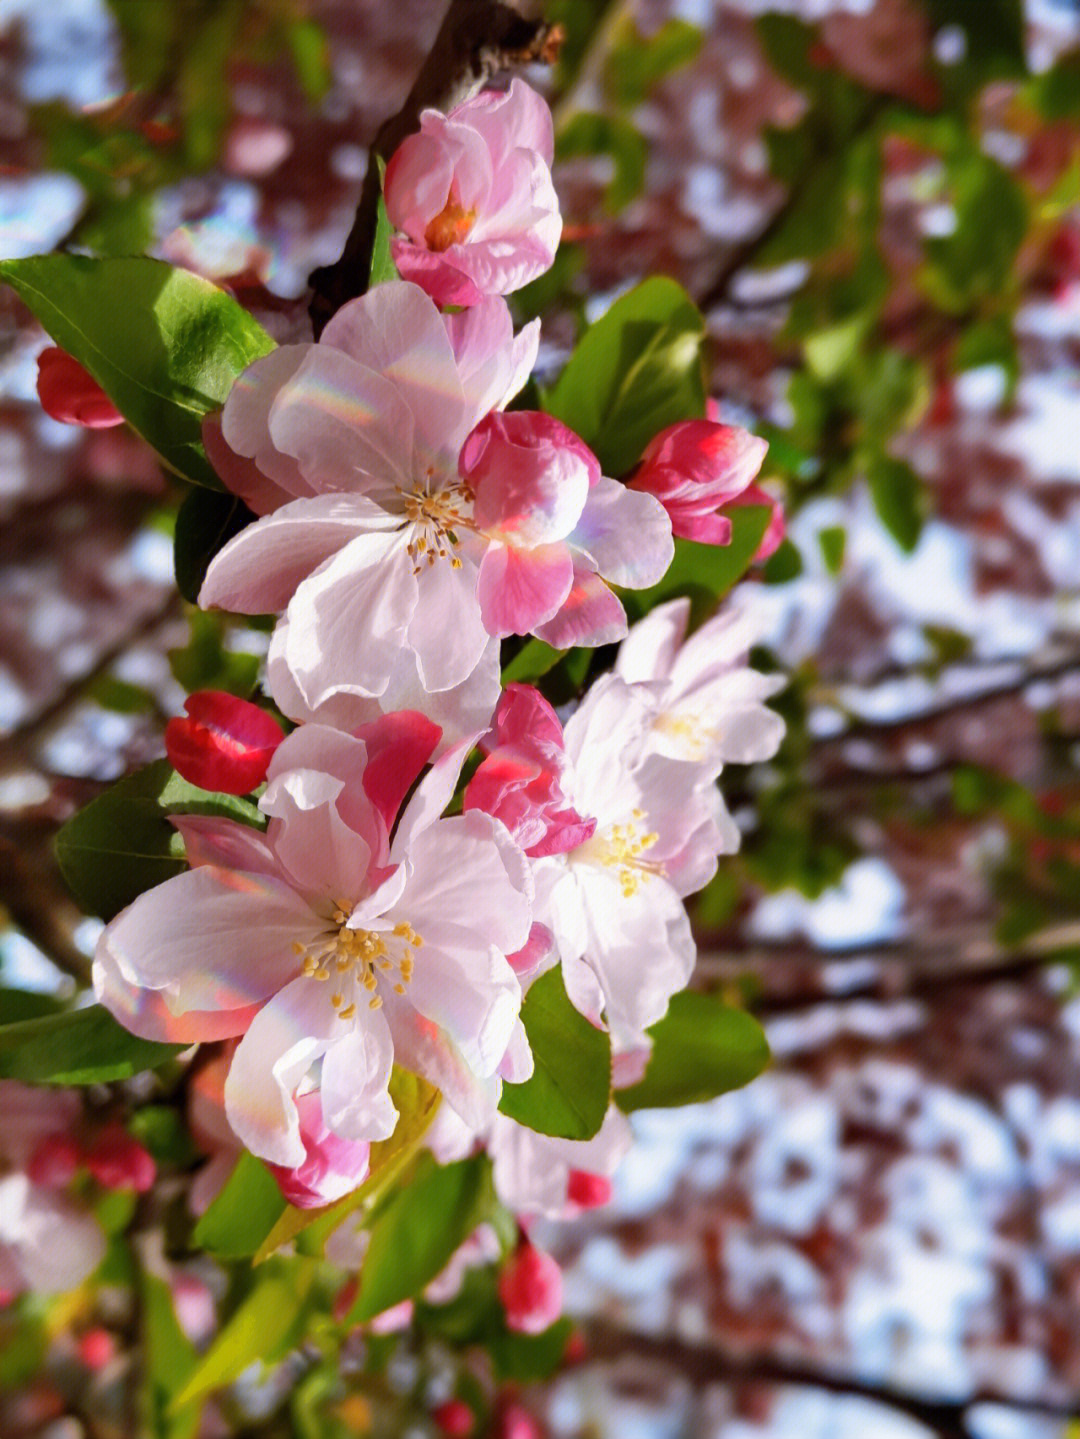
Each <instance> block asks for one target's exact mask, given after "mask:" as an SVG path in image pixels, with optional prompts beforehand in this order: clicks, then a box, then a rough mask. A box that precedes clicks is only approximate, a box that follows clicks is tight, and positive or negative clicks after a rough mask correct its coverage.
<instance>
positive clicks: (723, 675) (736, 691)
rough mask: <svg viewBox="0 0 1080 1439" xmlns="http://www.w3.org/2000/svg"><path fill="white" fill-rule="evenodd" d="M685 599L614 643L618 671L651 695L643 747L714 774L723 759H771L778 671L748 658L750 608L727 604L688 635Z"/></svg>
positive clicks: (757, 628)
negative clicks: (762, 669) (766, 670)
mask: <svg viewBox="0 0 1080 1439" xmlns="http://www.w3.org/2000/svg"><path fill="white" fill-rule="evenodd" d="M689 622H690V601H689V600H688V599H677V600H670V601H668V603H667V604H663V605H657V607H656V608H655V609H654V610H651V611H650V612H649V614H647V615H646V616H645V618H644V619H643V620H640V621H639V622H638V623H637V624H636V625H634V627H633V629H631V631H630V633H629V634H628V635H627V637H626V639H625V640H623V642H622V644H621V645H620V646H619V653H618V656H617V658H616V660H615V673H616V674H617V675H619V676H620V677H621V678H622V679H624V680H626V681H627V682H628V683H630V684H633V685H635V686H637V685H641V686H645V687H646V688H647V689H648V691H649V693H650V694H651V695H652V699H653V715H652V720H651V723H650V726H649V731H648V737H647V739H646V744H645V751H646V753H655V754H659V755H663V756H664V757H666V758H667V759H671V760H682V761H685V762H686V763H688V764H693V765H696V766H698V767H699V769H700V771H701V773H702V775H703V777H704V778H706V779H713V778H715V776H716V775H718V774H719V773H720V770H721V769H722V768H723V766H724V765H725V764H729V763H730V764H753V763H756V762H758V761H760V760H766V759H771V758H772V756H773V755H774V754H775V753H776V751H777V749H778V748H779V746H780V741H781V740H782V739H783V736H784V721H783V720H782V719H781V718H780V716H779V715H778V714H777V713H776V711H775V710H771V709H769V707H768V706H767V705H766V704H765V703H764V701H765V700H766V699H768V698H769V697H770V696H771V695H774V694H776V692H777V691H778V690H781V689H783V687H784V685H785V683H786V681H785V680H784V679H783V678H782V677H781V676H779V675H764V674H760V673H759V672H758V671H757V670H754V669H751V668H750V667H749V665H747V663H746V655H747V651H748V650H749V648H750V646H751V645H752V644H754V643H755V642H756V641H757V640H758V639H759V638H760V637H761V625H760V622H759V620H758V619H757V618H756V616H755V615H754V613H753V611H752V610H751V609H750V608H749V607H747V606H735V605H732V606H729V607H727V608H726V609H723V610H721V611H719V613H717V614H715V615H714V616H713V617H712V619H710V620H707V621H706V623H705V624H703V625H702V626H701V628H700V629H698V630H696V631H695V632H694V633H693V634H692V635H691V636H690V637H689V639H687V637H686V631H687V627H688V625H689Z"/></svg>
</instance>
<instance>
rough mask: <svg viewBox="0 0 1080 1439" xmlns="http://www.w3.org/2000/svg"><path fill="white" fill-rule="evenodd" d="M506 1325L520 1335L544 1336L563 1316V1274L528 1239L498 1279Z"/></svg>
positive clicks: (523, 1241)
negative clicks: (544, 1332) (542, 1334)
mask: <svg viewBox="0 0 1080 1439" xmlns="http://www.w3.org/2000/svg"><path fill="white" fill-rule="evenodd" d="M499 1299H500V1300H501V1301H502V1306H503V1309H504V1310H505V1311H506V1323H507V1327H508V1328H510V1329H515V1330H517V1332H518V1333H519V1334H541V1333H543V1331H544V1330H545V1329H549V1328H550V1327H551V1325H552V1324H554V1323H555V1321H556V1319H558V1317H559V1315H560V1314H561V1313H562V1270H561V1269H560V1268H559V1266H558V1265H557V1264H556V1263H555V1261H554V1259H552V1257H551V1255H550V1254H545V1253H544V1251H543V1250H542V1249H537V1248H536V1246H535V1245H533V1244H530V1243H529V1241H528V1240H527V1239H525V1240H522V1242H521V1244H520V1245H519V1246H518V1249H517V1253H516V1254H514V1255H513V1256H512V1257H511V1259H510V1260H509V1261H508V1262H507V1264H506V1266H505V1267H504V1269H503V1271H502V1273H501V1274H500V1275H499Z"/></svg>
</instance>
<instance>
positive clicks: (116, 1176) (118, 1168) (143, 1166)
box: [86, 1125, 157, 1194]
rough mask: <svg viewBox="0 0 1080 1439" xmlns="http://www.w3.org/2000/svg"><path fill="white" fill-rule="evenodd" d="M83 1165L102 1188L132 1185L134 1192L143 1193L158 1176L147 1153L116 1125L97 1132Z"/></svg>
mask: <svg viewBox="0 0 1080 1439" xmlns="http://www.w3.org/2000/svg"><path fill="white" fill-rule="evenodd" d="M86 1167H87V1169H89V1171H90V1173H91V1174H92V1175H93V1176H94V1178H95V1179H96V1180H97V1182H98V1183H99V1184H100V1185H101V1186H102V1188H103V1189H134V1191H135V1192H136V1194H145V1193H146V1191H147V1190H148V1189H152V1188H153V1185H154V1180H155V1179H156V1178H157V1165H156V1164H155V1163H154V1161H153V1158H152V1156H151V1155H150V1153H149V1152H148V1151H147V1150H145V1149H144V1148H143V1147H142V1145H141V1144H140V1143H139V1141H138V1140H137V1139H132V1137H131V1135H130V1134H128V1133H127V1131H126V1130H123V1129H121V1128H120V1126H119V1125H112V1126H110V1127H109V1128H108V1129H105V1130H103V1131H102V1132H101V1134H99V1135H98V1137H97V1139H96V1140H95V1141H94V1143H93V1145H92V1147H91V1148H90V1150H89V1151H88V1153H87V1155H86Z"/></svg>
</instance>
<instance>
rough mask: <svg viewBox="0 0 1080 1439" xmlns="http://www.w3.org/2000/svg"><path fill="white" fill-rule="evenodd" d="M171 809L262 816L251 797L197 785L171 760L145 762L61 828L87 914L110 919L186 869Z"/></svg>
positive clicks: (64, 858)
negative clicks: (238, 796) (250, 799)
mask: <svg viewBox="0 0 1080 1439" xmlns="http://www.w3.org/2000/svg"><path fill="white" fill-rule="evenodd" d="M169 814H218V815H226V816H228V817H230V818H232V819H237V820H240V821H241V823H245V824H257V825H261V823H262V816H261V815H260V814H259V811H258V810H257V809H256V808H255V806H254V805H253V804H251V802H250V801H248V800H244V799H238V798H234V797H233V796H232V795H223V794H212V793H210V792H209V791H207V790H201V789H197V788H196V786H195V785H192V784H188V783H187V781H186V780H182V779H181V778H180V776H179V775H178V774H177V773H176V771H175V770H174V769H173V767H172V766H171V765H170V764H169V762H168V761H167V760H157V761H156V762H155V763H154V764H151V765H147V766H146V768H145V769H141V770H139V771H138V772H137V773H136V774H133V775H129V776H128V778H127V779H123V780H121V781H120V782H119V784H115V785H113V787H112V789H110V790H106V792H105V793H104V794H103V795H99V796H98V798H97V799H95V800H91V802H90V803H89V804H88V805H87V806H86V807H85V809H81V810H80V811H79V812H78V814H77V815H75V816H74V817H73V818H72V819H69V820H68V822H67V824H65V825H64V827H63V829H61V830H60V832H59V834H58V835H57V836H56V858H57V860H58V861H59V864H60V870H61V873H62V874H63V876H64V878H65V879H66V880H67V882H68V885H69V887H70V889H71V891H72V893H73V894H74V896H75V898H76V899H77V900H78V901H79V903H80V904H81V905H82V907H83V909H85V910H86V911H87V913H88V914H98V915H100V916H101V917H102V919H112V917H113V915H115V914H119V912H120V910H122V909H124V908H125V906H127V905H129V904H130V903H131V902H132V900H133V899H135V898H136V897H137V896H138V895H140V894H142V893H143V891H144V890H147V889H152V888H153V886H154V885H156V884H161V883H163V882H164V881H165V880H167V879H171V878H172V877H173V875H176V874H180V873H181V872H182V871H183V870H184V868H185V867H186V866H185V860H184V846H183V843H182V841H181V839H180V836H179V834H178V833H177V832H176V830H175V829H174V828H173V827H172V825H171V824H170V823H169V821H168V815H169Z"/></svg>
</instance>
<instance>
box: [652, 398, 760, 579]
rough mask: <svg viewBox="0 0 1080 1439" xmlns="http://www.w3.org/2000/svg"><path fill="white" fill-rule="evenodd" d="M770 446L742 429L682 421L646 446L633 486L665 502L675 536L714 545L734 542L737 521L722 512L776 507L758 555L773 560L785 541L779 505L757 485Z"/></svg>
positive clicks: (706, 422) (697, 421)
mask: <svg viewBox="0 0 1080 1439" xmlns="http://www.w3.org/2000/svg"><path fill="white" fill-rule="evenodd" d="M768 448H769V447H768V444H767V443H766V441H765V440H762V439H759V438H758V437H757V436H756V435H752V434H750V432H749V431H748V430H744V429H741V428H740V427H739V426H737V425H721V424H717V423H716V422H715V421H713V420H681V421H679V423H678V424H675V425H669V426H668V428H667V429H666V430H661V431H660V433H659V434H658V435H657V436H655V438H654V439H652V440H651V441H650V442H649V444H648V445H646V447H645V452H644V454H643V455H642V457H641V464H640V465H639V467H638V469H637V470H636V471H635V473H634V475H633V478H632V479H631V480H630V482H629V488H630V489H632V490H639V491H642V492H644V493H645V494H650V495H654V496H655V497H656V499H658V500H659V501H660V503H661V504H662V505H663V507H664V509H665V510H666V511H667V513H668V517H669V518H670V520H671V529H672V532H673V533H674V534H676V535H678V536H680V537H681V538H683V539H687V540H697V541H699V542H700V543H702V544H708V545H726V544H730V543H731V520H730V519H729V518H728V516H727V515H725V514H722V513H720V511H721V510H722V509H723V507H724V506H732V505H768V506H770V507H771V509H772V518H771V519H770V521H769V527H768V529H767V530H766V532H765V536H764V538H763V539H762V541H761V545H760V546H759V548H758V552H757V556H756V557H757V558H758V559H762V560H763V559H767V558H768V556H769V555H771V554H772V553H773V551H774V550H775V549H776V548H777V546H778V545H779V544H780V541H781V540H782V539H783V538H784V516H783V511H782V509H781V508H780V505H779V503H778V502H777V501H775V500H774V499H773V498H772V497H771V496H770V495H767V494H766V493H765V491H764V490H762V489H760V488H759V487H758V486H757V485H755V484H753V480H754V477H755V476H756V474H757V472H758V471H759V470H760V469H761V464H762V461H763V460H764V458H765V452H766V450H767V449H768Z"/></svg>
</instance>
